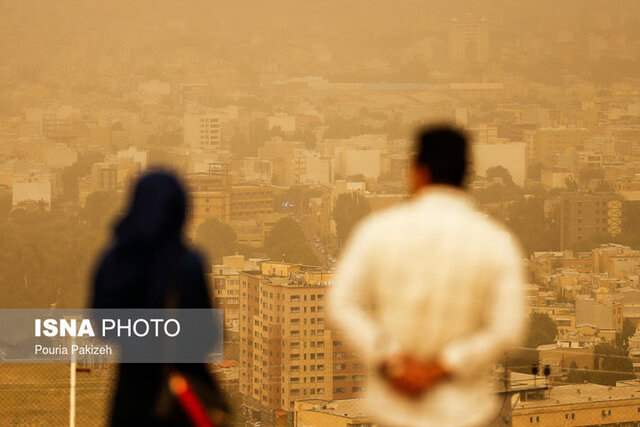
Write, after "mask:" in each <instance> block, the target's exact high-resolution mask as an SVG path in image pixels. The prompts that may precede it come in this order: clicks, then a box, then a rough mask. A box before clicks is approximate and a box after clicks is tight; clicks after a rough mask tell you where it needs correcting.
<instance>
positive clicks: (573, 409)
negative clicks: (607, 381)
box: [511, 384, 640, 427]
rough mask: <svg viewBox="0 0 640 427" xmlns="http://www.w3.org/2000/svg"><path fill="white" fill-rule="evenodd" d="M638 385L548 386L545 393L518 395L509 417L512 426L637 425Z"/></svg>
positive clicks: (581, 426)
mask: <svg viewBox="0 0 640 427" xmlns="http://www.w3.org/2000/svg"><path fill="white" fill-rule="evenodd" d="M639 407H640V386H638V385H628V386H625V385H619V386H617V387H608V386H602V385H597V384H575V385H564V386H557V387H552V388H551V389H550V390H549V391H548V393H544V394H543V395H537V396H527V393H521V394H520V398H519V399H517V400H516V401H515V406H514V408H513V411H512V414H511V417H512V421H511V425H512V426H513V427H531V426H536V427H558V426H576V427H595V426H619V427H622V426H625V427H626V426H637V425H638V420H639V419H640V410H639V409H638V408H639Z"/></svg>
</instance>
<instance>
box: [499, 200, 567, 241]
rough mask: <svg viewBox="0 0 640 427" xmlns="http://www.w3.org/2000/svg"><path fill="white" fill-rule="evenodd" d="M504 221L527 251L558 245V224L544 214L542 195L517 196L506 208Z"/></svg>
mask: <svg viewBox="0 0 640 427" xmlns="http://www.w3.org/2000/svg"><path fill="white" fill-rule="evenodd" d="M505 222H506V224H507V225H508V226H509V227H510V228H511V230H512V231H513V232H514V234H515V235H516V236H518V238H519V239H520V241H521V242H522V246H523V247H524V249H525V250H526V252H527V253H532V252H535V251H550V250H557V249H558V248H559V247H560V224H559V222H558V221H556V220H555V218H554V217H553V216H550V217H547V216H546V215H545V210H544V197H534V196H531V197H521V198H518V199H517V200H515V201H514V202H513V203H511V204H510V205H509V206H508V208H507V209H506V218H505Z"/></svg>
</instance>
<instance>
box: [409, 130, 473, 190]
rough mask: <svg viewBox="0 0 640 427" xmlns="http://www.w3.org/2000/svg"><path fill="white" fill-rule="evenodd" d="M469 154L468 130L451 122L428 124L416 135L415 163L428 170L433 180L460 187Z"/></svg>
mask: <svg viewBox="0 0 640 427" xmlns="http://www.w3.org/2000/svg"><path fill="white" fill-rule="evenodd" d="M468 156H469V142H468V138H467V134H466V133H465V132H464V131H463V130H461V129H458V128H456V127H454V126H451V125H437V126H427V127H425V128H422V129H421V130H420V131H419V132H418V133H417V135H416V147H415V157H414V161H415V164H416V166H418V167H421V168H425V169H427V170H428V171H429V174H430V175H431V182H432V183H433V184H445V185H452V186H454V187H463V186H464V181H465V177H466V174H467V167H468Z"/></svg>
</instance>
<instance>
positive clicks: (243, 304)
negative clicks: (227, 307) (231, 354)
mask: <svg viewBox="0 0 640 427" xmlns="http://www.w3.org/2000/svg"><path fill="white" fill-rule="evenodd" d="M330 280H331V273H328V272H325V271H322V270H320V269H317V268H310V267H304V266H300V265H294V264H287V263H278V262H263V263H261V265H260V272H255V273H253V272H245V273H242V274H241V275H240V392H241V393H242V394H244V395H245V397H247V398H249V399H251V400H252V401H253V402H256V403H257V404H258V405H260V406H261V407H262V408H264V409H265V410H270V411H275V410H285V411H293V409H294V402H295V401H297V400H301V399H323V400H332V399H334V398H350V397H354V396H358V395H359V394H360V392H361V391H362V387H363V383H364V377H363V367H362V365H361V364H359V363H358V361H357V360H355V358H354V356H353V354H352V352H350V351H349V350H348V349H346V348H345V347H344V345H343V344H342V341H341V339H340V337H338V336H336V335H335V333H334V332H333V331H332V330H331V329H330V327H329V325H327V323H326V319H325V309H324V305H325V296H326V294H327V291H328V285H329V281H330Z"/></svg>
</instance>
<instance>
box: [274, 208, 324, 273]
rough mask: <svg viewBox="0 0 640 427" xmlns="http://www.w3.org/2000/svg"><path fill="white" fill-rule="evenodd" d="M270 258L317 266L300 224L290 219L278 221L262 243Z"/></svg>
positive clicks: (316, 260) (315, 258)
mask: <svg viewBox="0 0 640 427" xmlns="http://www.w3.org/2000/svg"><path fill="white" fill-rule="evenodd" d="M264 249H265V251H266V252H267V255H269V257H270V258H272V259H274V260H284V261H287V262H292V263H299V264H307V265H318V258H317V257H316V255H315V254H314V252H313V250H312V249H311V246H310V245H309V243H308V242H307V238H306V237H305V234H304V231H303V230H302V227H301V226H300V224H298V223H297V222H296V221H295V220H293V219H292V218H290V217H286V218H283V219H281V220H280V221H278V222H277V223H276V224H275V225H274V226H273V229H272V230H271V232H270V233H269V234H268V235H267V238H266V239H265V242H264Z"/></svg>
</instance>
